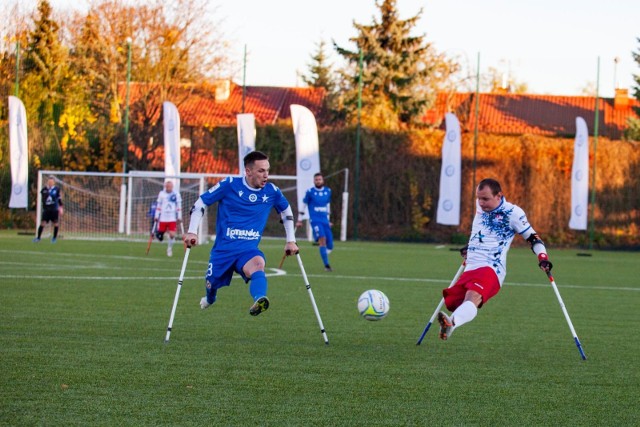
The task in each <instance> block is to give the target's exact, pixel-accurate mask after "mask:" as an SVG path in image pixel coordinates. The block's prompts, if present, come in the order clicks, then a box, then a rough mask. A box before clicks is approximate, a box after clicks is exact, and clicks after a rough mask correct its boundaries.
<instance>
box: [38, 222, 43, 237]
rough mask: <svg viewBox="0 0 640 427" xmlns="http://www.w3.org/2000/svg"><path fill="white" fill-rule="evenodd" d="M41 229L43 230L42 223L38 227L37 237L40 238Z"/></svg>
mask: <svg viewBox="0 0 640 427" xmlns="http://www.w3.org/2000/svg"><path fill="white" fill-rule="evenodd" d="M42 230H44V226H43V225H41V226H40V227H38V239H39V238H40V236H42Z"/></svg>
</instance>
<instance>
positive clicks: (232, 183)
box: [200, 177, 289, 252]
mask: <svg viewBox="0 0 640 427" xmlns="http://www.w3.org/2000/svg"><path fill="white" fill-rule="evenodd" d="M200 199H202V201H203V202H204V204H205V205H207V206H211V205H212V204H214V203H216V202H218V219H217V223H216V242H215V244H214V245H213V249H212V251H234V252H242V251H245V250H248V249H252V248H256V247H258V243H260V239H261V238H262V232H263V231H264V227H265V226H266V225H267V219H268V218H269V213H270V212H271V208H275V210H276V211H277V212H278V213H280V212H282V211H284V210H285V209H287V208H288V207H289V202H288V201H287V199H286V198H285V197H284V195H283V194H282V192H281V191H280V189H279V188H278V187H277V186H275V185H274V184H272V183H267V185H265V186H264V188H261V189H255V188H251V187H249V186H248V185H247V184H246V181H245V179H244V178H238V177H227V178H225V179H224V180H222V181H220V182H218V183H217V184H216V185H214V186H213V187H211V188H210V189H209V191H207V192H206V193H204V194H202V195H200Z"/></svg>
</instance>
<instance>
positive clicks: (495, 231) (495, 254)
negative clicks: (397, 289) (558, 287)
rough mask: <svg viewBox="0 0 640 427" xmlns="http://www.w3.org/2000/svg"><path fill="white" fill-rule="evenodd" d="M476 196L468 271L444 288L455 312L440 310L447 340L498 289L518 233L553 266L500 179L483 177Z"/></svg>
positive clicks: (467, 251) (447, 302)
mask: <svg viewBox="0 0 640 427" xmlns="http://www.w3.org/2000/svg"><path fill="white" fill-rule="evenodd" d="M476 198H477V203H476V215H475V217H474V219H473V225H472V229H471V237H470V238H469V244H468V245H467V246H466V247H465V248H463V249H462V250H461V253H462V256H463V257H465V259H466V263H465V264H466V265H465V269H464V273H462V275H461V276H460V279H458V281H457V282H456V283H455V284H454V285H453V286H452V287H450V288H447V289H444V290H443V291H442V294H443V295H444V302H445V305H446V306H447V309H449V311H451V312H453V313H452V314H451V316H448V315H447V314H446V313H444V312H440V313H438V322H439V323H440V338H441V339H443V340H446V339H447V338H449V337H450V336H451V334H452V333H453V331H454V329H455V328H457V327H460V326H462V325H463V324H465V323H467V322H470V321H472V320H473V319H474V318H475V317H476V315H477V314H478V309H479V308H480V307H482V305H483V304H485V303H486V302H487V301H489V299H491V298H492V297H493V296H495V295H496V294H497V293H498V291H499V290H500V288H501V287H502V283H503V282H504V278H505V276H506V274H507V252H508V251H509V247H510V246H511V242H512V241H513V237H514V236H515V235H516V233H517V234H519V235H521V236H522V237H523V238H524V239H525V240H527V241H528V242H529V243H530V244H531V250H532V251H533V253H535V254H536V255H537V257H538V265H539V267H540V268H541V269H542V270H544V271H546V272H548V271H550V270H551V268H552V267H553V265H552V264H551V262H550V261H549V257H548V256H547V250H546V248H545V246H544V243H543V242H542V240H540V238H539V237H538V235H537V234H536V232H535V230H534V229H533V227H531V225H530V224H529V221H528V220H527V216H526V214H525V213H524V211H523V210H522V209H521V208H520V207H518V206H516V205H514V204H512V203H509V202H507V200H506V199H505V198H504V195H503V194H502V188H501V187H500V183H499V182H498V181H496V180H494V179H490V178H489V179H483V180H482V181H480V184H479V185H478V188H477V189H476Z"/></svg>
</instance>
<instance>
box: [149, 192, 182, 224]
mask: <svg viewBox="0 0 640 427" xmlns="http://www.w3.org/2000/svg"><path fill="white" fill-rule="evenodd" d="M155 219H156V220H158V222H176V220H180V221H182V197H181V196H180V193H177V192H175V191H172V192H171V193H167V192H166V191H165V190H162V191H160V193H159V194H158V202H157V206H156V215H155Z"/></svg>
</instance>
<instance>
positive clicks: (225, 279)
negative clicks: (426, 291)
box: [204, 248, 266, 289]
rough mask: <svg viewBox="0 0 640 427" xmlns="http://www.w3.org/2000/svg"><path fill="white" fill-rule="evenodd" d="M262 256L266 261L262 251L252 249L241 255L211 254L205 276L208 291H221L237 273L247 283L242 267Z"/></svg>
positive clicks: (233, 253) (227, 253) (231, 253)
mask: <svg viewBox="0 0 640 427" xmlns="http://www.w3.org/2000/svg"><path fill="white" fill-rule="evenodd" d="M255 256H260V257H262V259H264V260H265V261H266V258H265V256H264V254H263V253H262V251H261V250H259V249H257V248H256V249H252V250H248V251H244V252H241V253H236V252H213V251H212V252H211V255H210V256H209V265H208V266H207V273H206V274H205V276H204V280H205V282H206V283H205V284H206V287H207V289H220V288H221V287H223V286H229V284H231V278H232V277H233V273H234V272H236V273H238V274H239V275H240V276H242V279H243V280H244V281H245V283H247V282H248V281H249V278H248V277H247V276H245V274H244V273H243V272H242V267H244V265H245V264H246V263H247V262H248V261H249V260H250V259H251V258H253V257H255Z"/></svg>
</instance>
